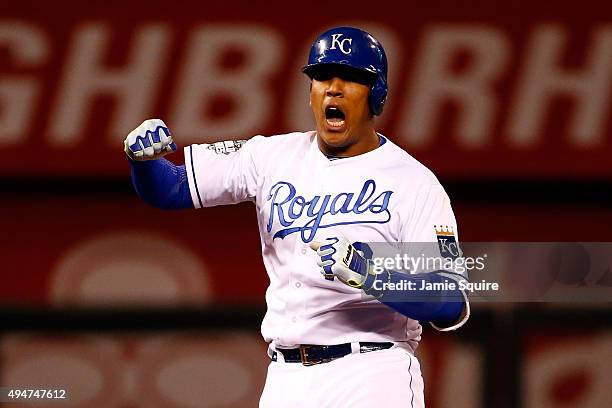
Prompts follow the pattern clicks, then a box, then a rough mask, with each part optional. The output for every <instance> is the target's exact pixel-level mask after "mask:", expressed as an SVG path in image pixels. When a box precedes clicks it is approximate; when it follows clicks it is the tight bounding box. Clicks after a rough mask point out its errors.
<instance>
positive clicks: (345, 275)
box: [310, 237, 375, 289]
mask: <svg viewBox="0 0 612 408" xmlns="http://www.w3.org/2000/svg"><path fill="white" fill-rule="evenodd" d="M310 248H312V249H313V250H315V251H317V255H318V256H319V260H318V261H317V265H319V266H320V267H321V273H322V274H323V275H324V276H325V277H326V278H330V277H332V278H333V277H334V276H337V277H338V279H340V281H341V282H343V283H345V284H347V285H349V286H351V287H353V288H358V289H361V288H363V287H364V283H365V281H366V278H367V277H368V275H375V274H374V271H373V269H372V268H371V267H370V261H369V260H368V259H366V258H365V257H364V256H363V253H362V252H360V251H358V250H357V249H356V248H355V246H354V245H353V244H351V243H350V242H349V241H348V240H347V239H346V238H344V237H339V238H336V237H334V238H327V239H326V240H325V242H323V243H321V242H316V241H313V242H311V243H310ZM370 277H371V276H370ZM370 280H371V279H370Z"/></svg>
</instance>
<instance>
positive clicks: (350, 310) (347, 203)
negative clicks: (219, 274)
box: [124, 27, 469, 408]
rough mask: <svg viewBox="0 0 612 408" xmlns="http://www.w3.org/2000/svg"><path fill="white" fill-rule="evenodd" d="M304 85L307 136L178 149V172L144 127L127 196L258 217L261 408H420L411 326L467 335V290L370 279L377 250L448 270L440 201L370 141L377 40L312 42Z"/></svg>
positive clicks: (386, 273) (164, 133)
mask: <svg viewBox="0 0 612 408" xmlns="http://www.w3.org/2000/svg"><path fill="white" fill-rule="evenodd" d="M303 72H304V73H305V74H306V75H307V76H308V78H309V79H310V81H311V82H310V107H311V109H312V112H313V115H314V119H315V121H316V129H315V130H313V131H310V132H304V133H302V132H296V133H290V134H284V135H276V136H270V137H263V136H255V137H252V138H251V139H249V140H248V141H242V140H241V141H223V142H218V143H214V144H196V145H191V146H187V147H186V148H185V164H184V165H181V166H177V165H175V164H173V163H171V162H170V161H168V160H166V159H163V158H162V157H163V156H164V155H166V154H169V153H172V152H174V151H175V150H176V148H177V147H176V145H175V143H174V141H173V139H172V136H171V134H170V131H169V130H168V127H167V126H166V125H165V124H164V122H162V121H161V120H158V119H152V120H147V121H145V122H144V123H143V124H142V125H140V126H139V127H137V128H136V129H135V130H133V131H132V132H131V133H130V134H129V135H128V136H127V138H126V139H125V143H124V149H125V152H126V154H127V156H128V158H129V162H130V166H131V171H132V181H133V184H134V186H135V189H136V191H137V193H138V194H139V196H140V197H141V198H142V199H143V200H144V201H146V202H148V203H149V204H151V205H154V206H156V207H159V208H162V209H178V208H203V207H210V206H215V205H224V204H234V203H238V202H242V201H251V202H252V203H253V204H254V205H255V209H256V212H257V219H258V223H259V232H260V236H261V245H262V255H263V261H264V264H265V267H266V270H267V272H268V275H269V278H270V286H269V287H268V289H267V292H266V302H267V313H266V316H265V318H264V320H263V323H262V327H261V332H262V335H263V337H264V339H265V341H266V342H267V343H268V344H269V347H268V354H269V357H270V359H271V363H270V365H269V369H268V374H267V379H266V385H265V387H264V390H263V394H262V396H261V400H260V407H291V408H295V407H368V408H371V407H372V406H381V407H411V408H415V407H423V406H424V397H423V379H422V376H421V371H420V367H419V362H418V360H417V358H416V357H415V354H414V353H415V350H416V348H417V345H418V343H419V341H420V339H421V331H422V329H421V324H420V322H429V323H431V324H432V325H433V326H434V327H435V328H437V329H439V330H453V329H456V328H458V327H460V326H461V325H463V324H464V323H465V321H466V320H467V318H468V316H469V304H468V302H467V298H466V297H465V294H464V293H463V291H462V290H460V288H459V285H454V286H453V285H452V284H450V285H449V282H450V283H452V282H455V283H457V282H460V281H461V279H463V277H462V276H460V275H458V274H456V273H454V272H453V271H447V270H442V269H439V270H429V271H427V273H406V272H405V271H398V270H395V269H393V268H386V269H385V268H381V267H378V268H377V267H375V263H374V261H375V257H376V254H375V253H374V250H373V249H372V248H373V244H372V243H382V244H384V245H388V246H390V247H396V246H398V245H399V244H400V243H408V247H411V248H422V246H423V245H424V244H427V243H431V244H433V245H434V248H436V251H437V252H438V256H443V257H448V256H451V255H452V257H456V256H457V253H452V252H453V251H452V249H453V248H454V249H455V252H456V249H457V248H458V247H457V238H456V231H457V228H456V222H455V217H454V215H453V212H452V209H451V206H450V202H449V198H448V196H447V195H446V193H445V191H444V189H443V188H442V186H441V185H440V183H439V182H438V180H437V179H436V177H435V176H434V175H433V174H432V173H431V172H430V171H429V170H428V169H427V168H426V167H424V166H423V165H422V164H420V163H419V162H418V161H417V160H415V159H414V158H413V157H412V156H410V155H409V154H408V153H406V152H405V151H404V150H402V149H401V148H400V147H398V146H397V145H395V144H394V143H393V142H392V141H391V140H390V139H388V138H387V137H385V136H383V135H382V134H380V133H377V132H376V130H375V119H376V116H378V115H380V114H381V113H382V111H383V107H384V105H385V101H386V99H387V88H388V86H387V59H386V55H385V52H384V50H383V47H382V46H381V44H380V43H379V42H378V41H377V40H376V39H375V38H374V37H373V36H371V35H370V34H368V33H366V32H364V31H362V30H360V29H357V28H352V27H337V28H333V29H331V30H329V31H327V32H325V33H323V34H321V35H320V36H319V37H318V38H317V39H316V41H315V42H314V43H313V45H312V49H311V51H310V55H309V58H308V64H307V65H306V66H305V67H304V68H303ZM368 243H369V244H368ZM416 243H418V245H417V244H416ZM419 250H420V249H419ZM449 251H450V252H449ZM449 253H450V255H449ZM319 272H320V273H319ZM394 288H395V289H394ZM397 288H400V289H399V290H398V289H397ZM410 288H422V290H421V291H420V292H418V296H417V295H416V294H415V293H416V292H415V291H414V290H412V289H410Z"/></svg>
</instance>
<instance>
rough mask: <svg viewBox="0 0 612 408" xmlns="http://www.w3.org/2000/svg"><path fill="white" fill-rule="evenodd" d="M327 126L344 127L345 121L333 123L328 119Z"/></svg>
mask: <svg viewBox="0 0 612 408" xmlns="http://www.w3.org/2000/svg"><path fill="white" fill-rule="evenodd" d="M327 124H328V125H329V126H331V127H342V126H344V119H342V120H339V121H338V122H332V121H331V120H329V119H327Z"/></svg>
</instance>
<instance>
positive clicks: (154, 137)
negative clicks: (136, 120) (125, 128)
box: [123, 119, 176, 161]
mask: <svg viewBox="0 0 612 408" xmlns="http://www.w3.org/2000/svg"><path fill="white" fill-rule="evenodd" d="M123 150H124V151H125V154H127V155H128V157H129V158H130V159H132V160H136V161H144V160H156V159H159V158H160V157H163V156H165V155H167V154H169V153H173V152H175V151H176V144H175V143H174V141H173V140H172V136H170V130H168V126H166V124H165V123H164V121H163V120H161V119H148V120H145V121H144V122H142V124H141V125H140V126H138V127H137V128H136V129H134V130H132V131H131V132H130V133H129V134H128V135H127V137H126V138H125V141H124V142H123Z"/></svg>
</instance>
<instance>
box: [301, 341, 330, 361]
mask: <svg viewBox="0 0 612 408" xmlns="http://www.w3.org/2000/svg"><path fill="white" fill-rule="evenodd" d="M310 347H311V346H303V345H300V348H299V350H300V361H301V362H302V364H303V365H305V366H312V365H316V364H321V363H327V362H328V361H331V359H329V358H321V359H318V360H314V359H310V358H309V356H308V348H310Z"/></svg>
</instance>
